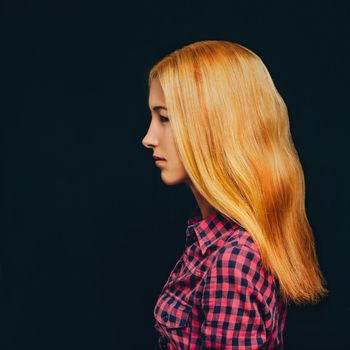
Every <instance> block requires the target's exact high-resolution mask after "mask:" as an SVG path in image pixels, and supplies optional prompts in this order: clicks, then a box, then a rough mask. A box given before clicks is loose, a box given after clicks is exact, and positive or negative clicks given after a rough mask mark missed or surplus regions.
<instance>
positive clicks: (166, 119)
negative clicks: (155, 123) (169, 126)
mask: <svg viewBox="0 0 350 350" xmlns="http://www.w3.org/2000/svg"><path fill="white" fill-rule="evenodd" d="M159 118H160V120H161V122H167V121H168V120H169V118H168V117H164V116H163V115H159Z"/></svg>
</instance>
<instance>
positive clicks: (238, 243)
mask: <svg viewBox="0 0 350 350" xmlns="http://www.w3.org/2000/svg"><path fill="white" fill-rule="evenodd" d="M153 314H154V317H155V324H154V328H155V329H156V330H157V331H158V332H159V333H160V337H159V340H158V345H159V347H160V349H171V350H175V349H176V350H177V349H189V350H192V349H193V350H194V349H239V350H243V349H245V350H248V349H249V350H253V349H265V350H270V349H280V350H283V328H284V324H285V318H286V315H287V307H286V305H285V304H284V303H283V301H282V299H281V297H280V294H279V293H278V281H277V279H275V278H274V276H273V275H272V274H271V273H268V272H267V270H266V269H265V268H264V267H263V266H262V264H261V258H260V255H259V252H258V249H257V247H256V245H255V244H254V242H253V240H252V238H251V235H250V234H249V233H248V232H247V231H246V230H245V229H244V228H242V227H241V226H239V225H238V224H236V223H235V222H233V221H232V220H229V219H228V218H226V217H225V216H223V215H222V214H221V213H219V212H214V213H212V214H210V215H209V216H207V217H206V218H204V219H202V218H201V216H200V215H195V216H193V217H191V218H189V219H188V220H187V229H186V244H185V250H184V252H183V254H182V256H181V258H180V260H179V261H178V262H177V263H176V265H175V267H174V268H173V270H172V271H171V273H170V276H169V278H168V280H167V282H166V283H165V285H164V287H163V289H162V291H161V293H160V295H159V297H158V300H157V302H156V305H155V308H154V310H153Z"/></svg>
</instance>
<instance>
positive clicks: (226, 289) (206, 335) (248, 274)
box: [201, 245, 273, 350]
mask: <svg viewBox="0 0 350 350" xmlns="http://www.w3.org/2000/svg"><path fill="white" fill-rule="evenodd" d="M260 262H261V260H260V255H259V254H258V253H257V252H255V251H253V250H252V249H250V248H248V247H246V246H243V245H242V246H233V247H232V246H230V247H227V248H225V249H224V250H223V251H221V252H219V254H218V256H217V258H216V260H215V261H214V262H213V264H212V266H211V267H210V268H209V270H208V273H207V275H206V277H205V285H204V290H203V295H202V307H203V312H204V316H205V320H204V322H203V323H202V325H201V340H202V345H203V349H236V350H237V349H239V350H243V349H244V350H248V349H249V350H258V349H259V350H260V349H265V348H266V346H267V344H266V342H267V335H268V334H267V333H268V330H267V327H266V321H267V320H269V319H271V312H270V309H269V306H268V305H267V303H266V298H269V300H271V293H272V282H273V280H271V278H270V277H269V276H268V274H267V273H266V270H265V269H263V268H262V267H261V265H260ZM270 276H272V275H270ZM270 321H271V320H270Z"/></svg>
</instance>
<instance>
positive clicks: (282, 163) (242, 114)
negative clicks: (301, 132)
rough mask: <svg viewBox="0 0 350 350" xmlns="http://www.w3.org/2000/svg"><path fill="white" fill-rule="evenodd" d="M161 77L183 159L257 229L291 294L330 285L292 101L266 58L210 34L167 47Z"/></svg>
mask: <svg viewBox="0 0 350 350" xmlns="http://www.w3.org/2000/svg"><path fill="white" fill-rule="evenodd" d="M154 78H158V79H159V82H160V85H161V87H162V89H163V92H164V97H165V101H166V105H167V109H168V115H169V121H170V125H171V129H172V133H173V136H174V140H175V144H176V147H177V149H178V153H179V157H180V159H181V161H182V162H183V165H184V168H185V170H186V172H187V174H188V176H189V178H190V180H191V182H192V184H193V185H194V186H195V187H196V189H197V190H198V191H199V193H200V194H201V195H202V196H203V197H204V198H205V199H206V200H207V202H208V203H209V204H210V205H211V206H213V207H214V208H215V209H217V210H218V211H219V212H221V213H222V214H224V215H226V216H227V217H228V218H230V219H232V220H233V221H235V222H236V223H238V224H239V225H240V226H242V227H243V228H244V229H246V230H247V231H249V232H250V234H251V235H252V238H253V240H254V242H255V244H256V245H257V247H258V249H259V252H260V255H261V259H262V263H263V264H264V266H265V267H266V268H267V270H268V271H270V272H271V273H273V274H274V276H275V277H276V278H277V279H278V284H279V288H280V293H281V296H282V298H283V300H284V302H285V303H287V304H288V303H289V302H291V301H292V302H294V303H297V304H301V303H317V302H318V301H319V300H320V299H321V298H322V297H324V296H326V295H327V294H328V292H329V291H328V290H327V289H326V288H325V286H324V284H325V283H326V281H325V279H324V277H323V276H322V273H321V271H320V267H319V264H318V261H317V255H316V249H315V238H314V236H313V232H312V229H311V227H310V224H309V222H308V219H307V215H306V211H305V183H304V174H303V169H302V166H301V164H300V161H299V157H298V154H297V151H296V149H295V147H294V144H293V141H292V137H291V133H290V128H289V119H288V110H287V107H286V104H285V102H284V101H283V99H282V97H281V96H280V94H279V93H278V91H277V89H276V87H275V85H274V83H273V81H272V79H271V76H270V74H269V72H268V70H267V68H266V67H265V65H264V63H263V62H262V60H261V59H260V57H259V56H257V55H256V54H255V53H254V52H252V51H251V50H249V49H247V48H246V47H244V46H242V45H239V44H237V43H233V42H229V41H219V40H206V41H199V42H195V43H192V44H190V45H187V46H184V47H182V48H180V49H178V50H176V51H173V52H172V53H170V54H168V55H167V56H165V57H164V58H163V59H161V60H160V61H159V62H158V63H157V64H155V65H154V66H153V67H152V69H151V70H150V72H149V77H148V85H149V87H150V86H151V82H152V80H153V79H154Z"/></svg>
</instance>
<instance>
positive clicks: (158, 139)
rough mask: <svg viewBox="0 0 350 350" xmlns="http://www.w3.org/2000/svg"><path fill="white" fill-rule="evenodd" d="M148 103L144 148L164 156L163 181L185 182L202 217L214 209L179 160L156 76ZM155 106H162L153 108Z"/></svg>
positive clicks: (143, 140)
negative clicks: (197, 188) (149, 112)
mask: <svg viewBox="0 0 350 350" xmlns="http://www.w3.org/2000/svg"><path fill="white" fill-rule="evenodd" d="M148 104H149V109H150V110H151V116H152V117H151V123H150V126H149V128H148V131H147V133H146V135H145V137H144V138H143V139H142V144H143V146H144V147H146V148H152V149H153V155H157V156H159V157H162V158H165V161H163V162H161V163H160V164H159V169H160V171H161V178H162V180H163V182H164V183H165V184H166V185H177V184H180V183H185V184H186V185H187V186H189V188H190V189H191V191H192V193H193V195H194V197H195V199H196V201H197V204H198V207H199V208H200V211H201V214H202V218H205V217H206V216H208V215H209V214H211V213H212V212H214V211H215V209H214V208H213V207H212V206H211V205H210V204H209V203H208V202H207V201H206V200H205V199H204V198H203V197H202V195H200V193H199V192H198V191H197V190H196V188H195V187H194V186H193V184H192V182H191V180H190V178H189V177H188V175H187V172H186V170H185V168H184V166H183V164H182V162H181V160H180V157H179V154H178V151H177V147H176V144H175V141H174V138H173V134H172V130H171V126H170V122H169V116H168V114H167V109H166V102H165V98H164V93H163V89H162V87H161V85H160V82H159V80H158V79H157V78H156V79H154V80H153V81H152V83H151V87H150V91H149V101H148ZM155 106H162V107H163V108H161V109H157V110H154V107H155Z"/></svg>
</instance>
